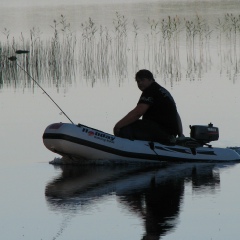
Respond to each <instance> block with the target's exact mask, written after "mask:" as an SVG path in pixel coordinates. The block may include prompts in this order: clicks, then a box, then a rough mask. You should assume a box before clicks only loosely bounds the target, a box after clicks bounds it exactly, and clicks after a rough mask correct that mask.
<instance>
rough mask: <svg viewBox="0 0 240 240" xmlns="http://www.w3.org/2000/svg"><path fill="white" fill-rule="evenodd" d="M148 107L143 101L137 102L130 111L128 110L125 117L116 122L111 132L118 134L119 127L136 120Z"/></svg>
mask: <svg viewBox="0 0 240 240" xmlns="http://www.w3.org/2000/svg"><path fill="white" fill-rule="evenodd" d="M149 107H150V105H148V104H145V103H139V104H138V105H137V106H136V107H135V108H134V109H133V110H132V111H130V112H129V113H128V114H127V115H126V116H125V117H123V118H122V119H121V120H120V121H119V122H117V123H116V125H115V127H114V129H113V132H114V134H115V135H118V133H119V131H120V128H122V127H125V126H127V125H129V124H131V123H133V122H135V121H137V120H138V119H139V118H140V117H141V116H142V115H143V114H144V113H145V112H146V111H147V110H148V108H149Z"/></svg>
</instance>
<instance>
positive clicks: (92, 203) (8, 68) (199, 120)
mask: <svg viewBox="0 0 240 240" xmlns="http://www.w3.org/2000/svg"><path fill="white" fill-rule="evenodd" d="M23 2H24V3H23V4H22V5H21V6H18V5H17V4H19V1H4V4H3V5H2V6H1V9H0V19H1V21H0V22H1V23H0V49H1V50H0V51H1V55H2V57H1V59H0V63H1V67H0V110H1V120H0V123H1V124H0V132H1V137H0V145H1V151H0V160H1V167H0V189H1V198H0V205H1V208H0V216H1V221H0V232H1V238H2V239H6V240H12V239H26V240H30V239H31V240H32V239H39V240H40V239H42V240H44V239H48V240H49V239H51V240H55V239H59V240H60V239H84V240H93V239H119V240H120V239H131V240H132V239H136V240H137V239H139V240H140V239H145V240H146V239H151V240H155V239H164V240H168V239H169V240H173V239H184V240H188V239H189V240H192V239H196V240H197V239H199V240H202V239H209V240H210V239H212V240H214V239H217V240H225V239H230V240H237V239H239V222H240V214H239V213H240V211H239V210H238V209H239V207H238V205H239V202H240V190H239V187H238V183H239V181H240V177H239V176H240V175H239V173H240V165H239V164H238V163H236V164H199V163H198V164H197V163H196V164H174V165H164V166H155V167H153V166H151V167H149V166H145V165H136V166H109V165H102V166H79V167H77V166H53V165H50V164H49V162H50V161H51V160H53V159H54V158H55V157H59V156H58V155H56V154H53V153H51V152H49V151H48V150H47V149H46V148H45V147H44V145H43V143H42V134H43V132H44V129H45V128H46V127H47V126H48V125H49V124H51V123H54V122H68V119H66V117H65V116H64V115H63V114H61V113H60V110H59V109H58V108H57V107H56V106H55V105H54V104H53V103H52V102H51V101H50V99H49V98H48V97H47V96H46V94H44V93H43V91H42V90H41V89H40V88H39V87H38V86H37V85H36V84H34V82H33V81H32V80H31V79H30V78H29V77H28V76H27V75H26V74H25V73H24V72H23V71H22V70H21V69H20V68H18V67H17V66H16V63H14V62H8V61H7V57H9V56H13V55H15V50H17V49H27V50H29V51H30V53H29V54H28V57H26V56H24V55H18V56H17V57H18V62H17V63H18V64H19V65H20V66H22V67H23V68H24V69H26V70H27V71H28V73H30V75H31V76H33V77H34V79H35V80H36V81H38V82H39V83H40V84H41V86H42V87H43V88H44V89H45V90H46V92H47V93H48V94H49V95H50V96H51V97H52V98H53V99H54V101H56V102H57V104H58V105H59V106H61V108H62V109H63V110H64V111H65V113H66V114H67V115H68V116H69V117H70V118H71V120H72V121H73V122H74V123H82V124H85V125H88V126H91V127H94V128H97V129H100V130H103V131H106V132H108V133H112V128H113V126H114V124H115V123H116V122H117V121H118V120H119V119H120V118H121V117H123V116H124V115H125V114H126V113H127V112H128V111H129V110H131V109H132V108H133V107H134V106H135V105H136V103H137V101H138V98H139V96H140V92H139V90H138V89H137V87H136V83H135V81H134V74H135V72H136V71H137V70H138V69H141V68H148V69H150V70H151V71H152V72H153V73H154V75H155V78H156V80H157V82H159V83H160V84H162V85H163V86H164V87H166V88H167V89H168V90H169V91H170V92H171V93H172V95H173V96H174V98H175V100H176V103H177V107H178V110H179V112H180V115H181V118H182V121H183V127H184V133H185V135H186V136H189V132H190V130H189V125H194V124H200V125H206V124H208V123H210V122H212V123H213V124H214V125H215V126H217V127H219V131H220V139H219V140H218V141H216V142H212V144H213V145H214V146H219V147H240V137H239V132H240V126H239V122H240V115H239V102H240V95H239V89H240V76H239V69H240V68H239V67H240V66H239V64H240V62H239V52H240V45H239V44H240V36H239V26H240V18H239V13H238V10H239V7H240V5H239V3H238V1H228V2H227V3H224V2H222V1H208V2H204V3H203V2H201V1H198V2H196V1H162V0H161V1H158V2H155V1H146V2H145V3H144V1H143V2H141V3H139V2H138V1H131V3H120V1H116V2H115V3H111V4H108V3H107V1H98V4H96V3H94V1H88V3H87V2H82V3H79V4H78V5H77V4H76V2H75V1H68V2H67V4H66V1H61V2H58V4H56V2H53V1H45V2H44V1H41V3H37V2H35V1H31V5H30V2H28V1H23ZM61 15H62V16H61ZM89 18H90V19H89ZM54 20H56V21H55V22H54ZM69 23H70V25H69ZM3 55H4V56H3Z"/></svg>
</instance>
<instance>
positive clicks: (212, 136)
mask: <svg viewBox="0 0 240 240" xmlns="http://www.w3.org/2000/svg"><path fill="white" fill-rule="evenodd" d="M190 129H191V131H190V136H191V138H194V139H195V140H197V141H198V142H200V143H202V144H206V143H209V142H211V141H217V140H218V138H219V130H218V128H217V127H214V126H213V124H212V123H209V124H208V125H207V126H206V125H193V126H190Z"/></svg>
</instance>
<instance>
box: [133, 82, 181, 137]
mask: <svg viewBox="0 0 240 240" xmlns="http://www.w3.org/2000/svg"><path fill="white" fill-rule="evenodd" d="M138 103H145V104H149V105H150V107H149V109H148V110H147V112H146V113H145V114H144V115H143V120H144V119H148V120H152V121H154V122H157V123H158V124H159V125H160V126H161V127H163V128H164V129H165V130H166V131H167V132H169V133H170V134H173V135H177V133H178V125H177V108H176V104H175V101H174V99H173V97H172V95H171V94H170V93H169V92H168V91H167V90H166V89H165V88H163V87H162V86H160V85H159V84H158V83H156V82H153V83H152V84H151V85H150V86H149V87H148V88H146V89H145V90H144V91H143V92H142V95H141V97H140V99H139V101H138Z"/></svg>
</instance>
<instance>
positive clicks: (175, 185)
mask: <svg viewBox="0 0 240 240" xmlns="http://www.w3.org/2000/svg"><path fill="white" fill-rule="evenodd" d="M196 166H197V167H196ZM213 168H214V164H209V165H207V164H204V165H201V164H200V165H189V164H186V165H184V164H181V165H173V166H169V167H166V168H162V169H155V170H144V171H142V170H139V169H134V168H127V167H124V168H117V167H114V168H108V167H97V168H94V167H81V168H80V169H79V170H77V169H76V168H75V167H73V168H71V167H64V168H62V170H63V172H62V174H61V176H60V177H59V178H57V179H55V180H53V181H52V182H50V183H49V184H48V185H47V186H46V192H45V194H46V200H47V201H48V203H49V204H50V206H52V207H53V208H52V209H53V210H55V211H63V210H62V209H63V208H62V205H64V209H65V211H66V210H67V209H68V208H69V211H71V210H72V209H75V210H76V209H77V208H78V207H79V206H83V205H85V204H91V197H93V198H95V200H96V197H98V198H101V196H103V195H106V194H107V191H108V189H109V194H112V192H113V191H114V192H115V194H116V195H117V196H118V198H119V200H120V202H121V203H122V204H124V205H125V206H127V208H128V209H129V210H130V211H132V212H133V213H134V214H137V215H138V216H139V217H140V218H141V219H143V220H144V224H145V234H144V236H143V237H142V240H159V239H160V238H161V236H163V235H166V234H167V233H169V232H171V231H172V230H174V228H175V227H176V225H177V218H178V216H179V212H180V206H181V201H182V198H183V195H184V186H185V184H186V182H190V183H191V184H192V187H193V190H194V191H198V190H200V191H202V192H208V193H209V192H210V193H212V192H214V191H213V190H215V189H216V187H217V186H219V182H220V178H219V172H218V171H213ZM153 176H154V177H153ZM136 183H137V185H135V184H136ZM139 183H141V184H139ZM126 186H127V187H126ZM136 186H137V187H136ZM124 188H125V190H123V189H124ZM86 194H87V199H88V200H86V198H85V197H84V196H86ZM72 197H74V198H72ZM82 197H83V198H82ZM55 198H56V199H57V201H55V200H54V199H55ZM78 199H79V200H78ZM83 199H85V200H83ZM75 210H74V212H75Z"/></svg>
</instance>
